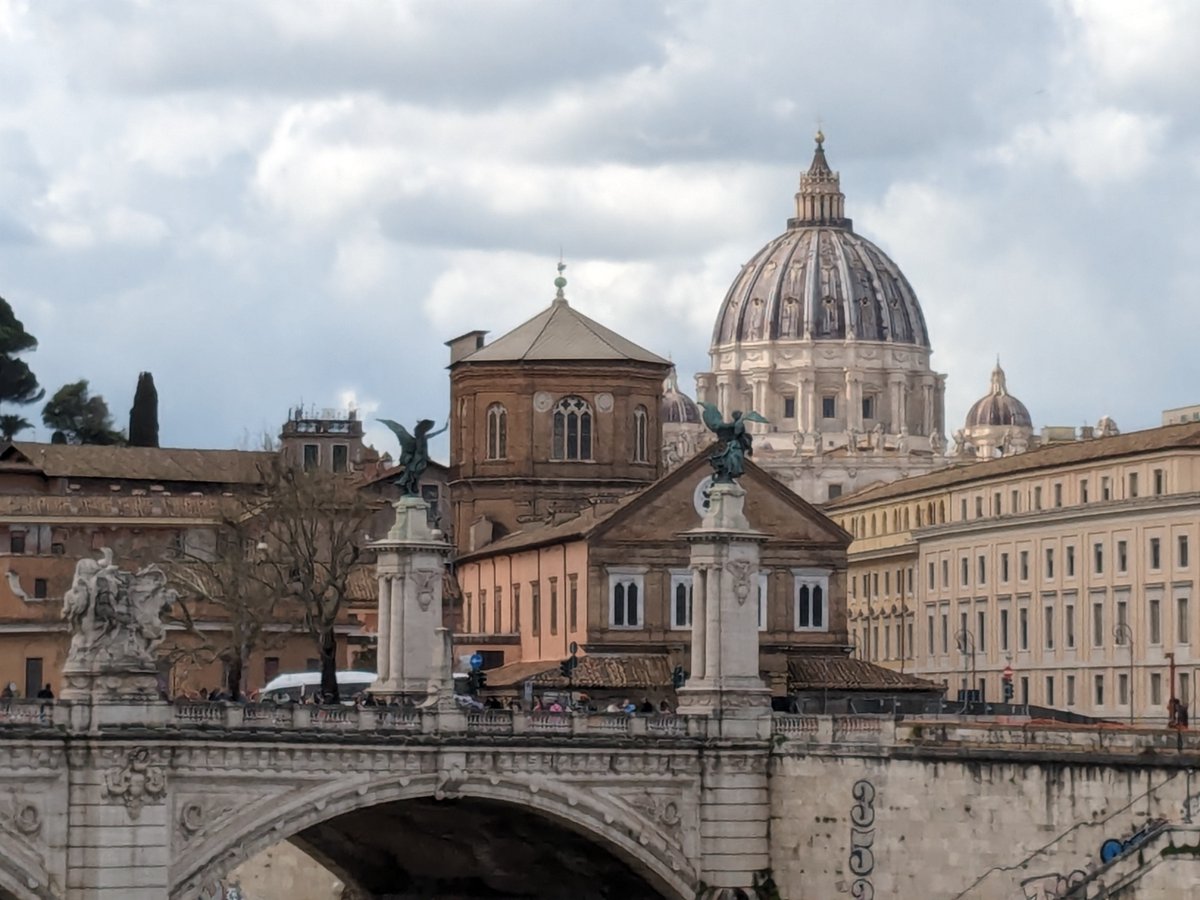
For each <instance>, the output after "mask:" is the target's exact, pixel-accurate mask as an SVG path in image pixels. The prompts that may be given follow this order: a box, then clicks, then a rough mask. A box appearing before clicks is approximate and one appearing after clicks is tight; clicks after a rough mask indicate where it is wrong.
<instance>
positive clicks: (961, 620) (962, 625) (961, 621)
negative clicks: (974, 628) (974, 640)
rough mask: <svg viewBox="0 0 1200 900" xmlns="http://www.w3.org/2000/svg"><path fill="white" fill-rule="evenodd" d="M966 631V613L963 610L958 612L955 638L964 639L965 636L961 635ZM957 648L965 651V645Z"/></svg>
mask: <svg viewBox="0 0 1200 900" xmlns="http://www.w3.org/2000/svg"><path fill="white" fill-rule="evenodd" d="M967 631H968V629H967V614H966V613H965V612H961V613H959V614H958V637H957V638H955V640H957V641H966V638H965V637H963V635H965V634H966V633H967ZM958 649H959V650H961V651H962V652H963V653H966V652H967V648H966V646H965V645H964V646H960V647H959V648H958Z"/></svg>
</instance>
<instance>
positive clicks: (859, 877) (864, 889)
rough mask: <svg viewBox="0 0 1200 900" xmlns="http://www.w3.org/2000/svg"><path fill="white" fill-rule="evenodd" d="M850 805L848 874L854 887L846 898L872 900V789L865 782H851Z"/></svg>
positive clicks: (873, 857)
mask: <svg viewBox="0 0 1200 900" xmlns="http://www.w3.org/2000/svg"><path fill="white" fill-rule="evenodd" d="M850 796H852V797H853V798H854V805H853V806H852V807H850V860H849V865H850V871H851V873H853V874H854V876H855V879H854V883H853V884H851V885H850V896H851V897H853V898H854V900H874V898H875V888H874V886H873V885H872V884H871V873H872V872H874V871H875V853H874V852H873V851H872V849H871V847H872V846H873V845H874V843H875V786H874V785H872V784H871V782H869V781H866V780H865V779H863V780H859V781H856V782H854V787H853V788H851V789H850Z"/></svg>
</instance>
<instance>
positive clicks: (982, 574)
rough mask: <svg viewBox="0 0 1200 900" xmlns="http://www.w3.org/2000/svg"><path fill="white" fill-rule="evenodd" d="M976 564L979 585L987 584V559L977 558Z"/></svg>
mask: <svg viewBox="0 0 1200 900" xmlns="http://www.w3.org/2000/svg"><path fill="white" fill-rule="evenodd" d="M978 563H979V583H980V584H987V558H986V557H983V556H981V557H979V559H978Z"/></svg>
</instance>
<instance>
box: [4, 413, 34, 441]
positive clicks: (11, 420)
mask: <svg viewBox="0 0 1200 900" xmlns="http://www.w3.org/2000/svg"><path fill="white" fill-rule="evenodd" d="M32 427H33V423H31V422H30V421H29V420H28V419H24V418H22V417H21V416H14V415H11V414H8V415H3V416H0V438H2V439H4V440H5V441H11V440H12V439H13V438H15V437H16V436H17V435H18V434H20V433H21V432H22V431H24V430H25V429H26V428H32Z"/></svg>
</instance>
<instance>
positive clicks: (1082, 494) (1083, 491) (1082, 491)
mask: <svg viewBox="0 0 1200 900" xmlns="http://www.w3.org/2000/svg"><path fill="white" fill-rule="evenodd" d="M1079 502H1080V503H1087V502H1088V484H1087V479H1086V478H1081V479H1080V480H1079Z"/></svg>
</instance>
